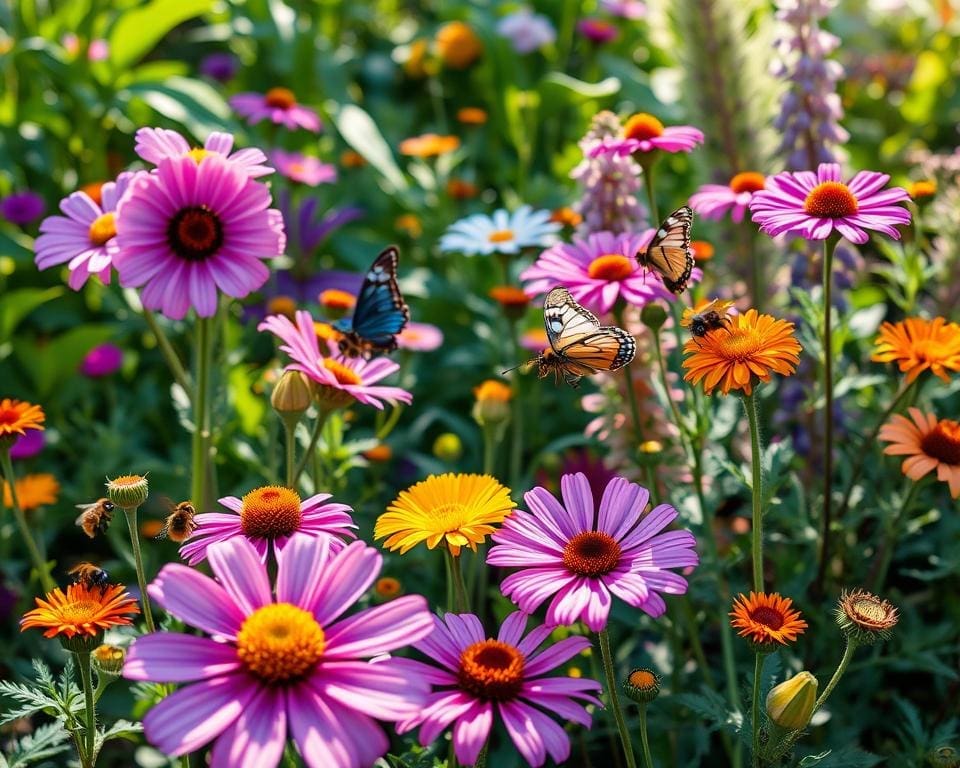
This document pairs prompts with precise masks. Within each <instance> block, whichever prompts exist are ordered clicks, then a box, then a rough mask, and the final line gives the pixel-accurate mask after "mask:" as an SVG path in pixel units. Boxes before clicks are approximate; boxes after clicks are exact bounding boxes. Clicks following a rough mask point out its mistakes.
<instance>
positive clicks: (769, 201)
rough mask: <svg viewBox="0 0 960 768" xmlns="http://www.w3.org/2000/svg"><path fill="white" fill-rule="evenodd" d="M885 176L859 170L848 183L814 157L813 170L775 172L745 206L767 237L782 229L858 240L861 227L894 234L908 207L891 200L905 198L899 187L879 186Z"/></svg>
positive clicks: (836, 169)
mask: <svg viewBox="0 0 960 768" xmlns="http://www.w3.org/2000/svg"><path fill="white" fill-rule="evenodd" d="M889 180H890V177H889V176H888V175H887V174H885V173H877V172H876V171H860V172H859V173H858V174H857V175H856V176H854V177H853V179H852V180H851V181H850V183H849V184H847V183H845V182H842V181H841V180H840V166H839V165H837V164H836V163H820V166H819V167H818V168H817V172H816V173H814V172H813V171H798V172H796V173H790V172H784V173H778V174H777V175H776V176H772V177H771V178H768V179H767V184H766V188H765V189H764V190H763V191H762V192H757V193H756V194H755V195H754V196H753V199H752V200H751V201H750V212H751V213H752V214H753V220H754V221H755V222H756V223H757V224H759V225H760V229H761V230H763V231H764V232H766V233H767V234H768V235H770V236H771V237H776V236H777V235H782V234H784V233H788V234H792V235H798V236H800V237H802V238H804V239H805V240H826V239H827V238H828V237H830V235H831V234H832V233H833V231H834V230H836V231H837V233H838V234H839V235H841V236H842V237H845V238H847V240H849V241H850V242H851V243H856V244H857V245H862V244H863V243H865V242H867V240H868V239H869V235H868V234H867V232H866V230H868V229H872V230H874V231H876V232H882V233H883V234H885V235H888V236H889V237H892V238H893V239H894V240H899V239H900V232H898V231H897V229H896V226H897V225H898V224H909V223H910V212H909V211H908V210H907V209H906V208H903V207H901V206H899V205H897V203H900V202H902V201H904V200H907V199H909V197H910V196H909V195H908V194H907V191H906V190H905V189H901V188H900V187H893V188H891V189H885V190H882V191H881V187H883V185H884V184H886V183H887V181H889Z"/></svg>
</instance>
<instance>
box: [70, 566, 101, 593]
mask: <svg viewBox="0 0 960 768" xmlns="http://www.w3.org/2000/svg"><path fill="white" fill-rule="evenodd" d="M67 575H68V576H70V581H71V582H72V583H73V584H84V585H85V586H87V587H90V588H93V587H101V588H102V587H105V586H107V582H108V581H109V580H110V577H109V575H107V572H106V571H105V570H103V568H99V567H98V566H96V565H94V564H93V563H87V562H83V563H77V564H76V565H75V566H73V568H71V569H70V570H69V571H67Z"/></svg>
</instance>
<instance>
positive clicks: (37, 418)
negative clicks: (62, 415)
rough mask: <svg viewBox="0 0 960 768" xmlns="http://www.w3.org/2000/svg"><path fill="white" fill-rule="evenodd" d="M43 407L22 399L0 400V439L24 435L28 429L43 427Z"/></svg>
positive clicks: (44, 416) (7, 398) (6, 398)
mask: <svg viewBox="0 0 960 768" xmlns="http://www.w3.org/2000/svg"><path fill="white" fill-rule="evenodd" d="M46 418H47V417H46V414H44V412H43V408H41V407H40V406H39V405H34V404H33V403H27V402H24V401H23V400H11V399H10V398H9V397H5V398H3V400H0V440H2V439H3V438H8V437H12V436H13V435H25V434H26V433H27V430H28V429H41V430H42V429H43V422H44V420H45V419H46Z"/></svg>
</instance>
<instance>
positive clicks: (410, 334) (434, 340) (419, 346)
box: [397, 323, 443, 352]
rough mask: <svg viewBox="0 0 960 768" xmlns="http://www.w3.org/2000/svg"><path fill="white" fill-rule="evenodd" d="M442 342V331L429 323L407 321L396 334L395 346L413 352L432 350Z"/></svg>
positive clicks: (437, 347)
mask: <svg viewBox="0 0 960 768" xmlns="http://www.w3.org/2000/svg"><path fill="white" fill-rule="evenodd" d="M442 344H443V331H441V330H440V329H439V328H437V326H435V325H430V323H407V325H406V327H405V328H404V329H403V330H402V331H400V333H398V334H397V346H398V347H399V348H400V349H409V350H411V351H413V352H433V350H435V349H439V348H440V346H441V345H442Z"/></svg>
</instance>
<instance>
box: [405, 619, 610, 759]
mask: <svg viewBox="0 0 960 768" xmlns="http://www.w3.org/2000/svg"><path fill="white" fill-rule="evenodd" d="M527 619H528V617H527V616H526V615H524V614H523V613H521V612H519V611H517V612H514V613H511V614H510V615H509V616H507V618H506V619H504V621H503V624H501V625H500V630H499V632H498V633H497V638H496V639H493V638H492V637H487V635H486V633H485V632H484V630H483V625H482V624H481V623H480V620H479V619H478V618H477V617H476V616H474V615H473V614H472V613H462V614H456V613H448V614H447V615H446V616H445V617H444V618H443V619H442V620H441V619H440V618H436V617H435V618H434V619H433V621H434V624H435V625H436V629H435V631H434V632H433V634H432V635H430V636H429V637H428V638H426V639H425V640H421V641H420V642H417V643H414V644H413V647H414V648H416V649H417V650H418V651H420V652H422V653H423V654H425V655H426V656H428V657H429V658H430V659H431V660H433V661H435V662H436V663H438V664H439V665H440V667H439V668H438V667H436V666H433V665H431V664H425V663H423V662H420V661H415V660H413V659H401V660H399V661H400V663H402V665H403V668H404V669H408V670H409V671H410V673H411V674H414V675H417V676H418V677H422V678H423V679H425V680H429V681H430V682H432V683H434V685H436V686H438V690H436V691H435V692H434V693H432V694H431V695H430V697H429V698H428V700H427V704H426V706H425V707H424V708H423V710H422V711H421V712H419V713H417V714H416V715H415V716H414V717H411V718H410V719H408V720H406V721H404V722H403V723H400V724H399V725H398V726H397V730H398V731H399V732H400V733H404V732H406V731H409V730H411V729H412V728H416V727H417V726H418V725H419V726H420V743H421V744H422V745H424V746H426V745H428V744H430V743H432V742H433V741H435V740H436V738H437V737H438V736H439V735H440V734H441V733H442V732H443V731H444V730H446V728H447V727H448V726H449V725H451V724H453V749H454V752H455V753H456V756H457V760H459V761H460V762H461V763H462V764H463V765H473V764H474V763H475V762H476V761H477V757H478V756H479V754H480V750H481V749H482V747H483V745H484V744H485V743H486V741H487V738H488V737H489V736H490V731H491V729H492V728H493V720H494V716H496V717H497V718H498V719H499V720H500V721H502V722H503V724H504V726H505V727H506V729H507V733H508V734H509V735H510V739H511V740H512V741H513V743H514V746H516V748H517V750H518V751H519V752H520V754H521V755H523V758H524V760H526V761H527V763H529V764H530V765H531V766H533V768H538V766H541V765H543V764H544V763H545V762H546V760H547V755H548V754H549V755H550V757H551V758H552V759H553V761H554V762H555V763H557V764H558V765H559V764H561V763H563V762H564V761H565V760H566V759H567V758H568V757H569V756H570V737H569V736H568V735H567V733H566V732H565V731H564V729H563V728H562V727H561V726H560V725H558V724H557V723H556V722H555V721H554V720H553V719H552V718H551V717H549V715H548V714H547V713H552V714H555V715H558V716H559V717H561V718H562V719H563V720H564V721H571V722H574V723H578V724H580V725H582V726H584V727H586V728H589V727H590V725H591V717H590V714H589V713H588V712H587V710H586V709H585V707H584V705H585V704H593V705H594V706H600V702H599V701H598V700H597V698H596V694H597V693H599V691H600V684H599V683H597V682H596V681H595V680H590V679H588V678H573V677H559V676H547V675H546V673H547V672H549V671H550V670H552V669H556V668H557V667H558V666H560V665H561V664H563V663H565V662H567V661H569V660H570V659H572V658H573V657H574V656H576V655H577V654H578V653H580V652H581V651H583V650H585V649H586V648H588V647H589V646H590V643H589V641H588V640H587V639H586V638H585V637H568V638H566V639H564V640H561V641H560V642H558V643H555V644H553V645H551V646H548V647H546V648H544V649H543V650H541V651H539V652H537V649H538V648H539V647H540V646H541V644H542V643H543V642H544V640H546V639H547V637H548V636H549V635H550V628H549V627H534V628H533V629H532V630H531V631H530V632H529V633H527V634H526V636H524V631H525V629H526V626H527Z"/></svg>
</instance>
